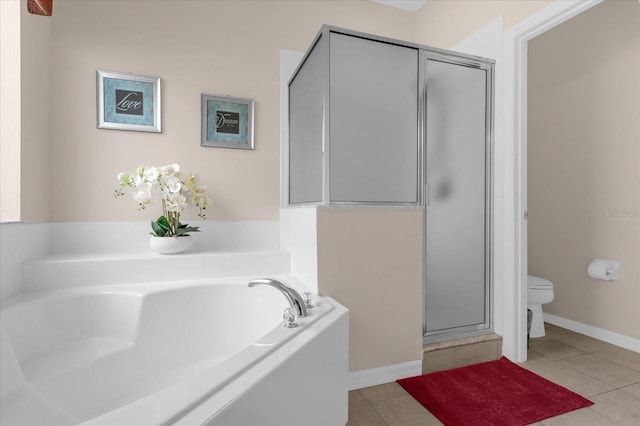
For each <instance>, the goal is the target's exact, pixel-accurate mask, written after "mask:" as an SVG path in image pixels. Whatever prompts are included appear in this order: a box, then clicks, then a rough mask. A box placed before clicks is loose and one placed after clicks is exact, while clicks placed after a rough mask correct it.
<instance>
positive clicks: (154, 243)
mask: <svg viewBox="0 0 640 426" xmlns="http://www.w3.org/2000/svg"><path fill="white" fill-rule="evenodd" d="M192 245H193V240H192V239H191V236H190V235H187V236H182V237H154V236H151V239H150V240H149V246H150V247H151V250H153V251H155V252H156V253H159V254H175V253H182V252H183V251H186V250H188V249H189V248H190V247H191V246H192Z"/></svg>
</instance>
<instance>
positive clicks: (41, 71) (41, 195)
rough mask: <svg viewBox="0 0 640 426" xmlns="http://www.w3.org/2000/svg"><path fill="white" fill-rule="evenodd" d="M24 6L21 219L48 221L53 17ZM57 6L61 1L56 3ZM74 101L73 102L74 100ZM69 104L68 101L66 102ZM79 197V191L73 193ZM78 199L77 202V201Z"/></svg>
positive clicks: (21, 88) (22, 32)
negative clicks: (37, 13)
mask: <svg viewBox="0 0 640 426" xmlns="http://www.w3.org/2000/svg"><path fill="white" fill-rule="evenodd" d="M22 3H23V4H22V5H21V6H22V7H21V10H20V13H21V42H20V45H21V49H20V55H21V72H20V75H21V80H20V102H21V110H22V111H21V117H22V118H21V138H20V140H21V146H20V150H21V155H20V157H21V161H20V163H21V167H20V169H21V171H20V175H21V187H20V198H21V209H20V210H21V218H20V219H21V220H22V221H24V222H46V221H47V220H48V219H49V213H50V201H51V193H50V192H49V183H50V168H51V167H52V164H51V157H50V138H51V132H50V130H51V126H50V117H51V112H52V107H51V105H50V99H51V97H50V93H51V87H50V83H51V63H52V54H51V49H50V44H49V42H50V39H51V24H52V20H51V19H50V18H48V17H46V16H40V15H33V14H30V13H28V12H27V6H26V4H25V3H24V2H22ZM56 6H57V4H56ZM70 103H73V102H70ZM62 104H66V102H62ZM73 196H74V197H75V200H77V199H78V198H77V196H78V194H77V193H76V194H73ZM75 200H74V203H73V204H76V202H75Z"/></svg>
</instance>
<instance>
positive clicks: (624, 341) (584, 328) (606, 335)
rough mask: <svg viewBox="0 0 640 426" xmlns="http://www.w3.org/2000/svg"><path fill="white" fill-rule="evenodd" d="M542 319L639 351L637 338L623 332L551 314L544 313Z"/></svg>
mask: <svg viewBox="0 0 640 426" xmlns="http://www.w3.org/2000/svg"><path fill="white" fill-rule="evenodd" d="M544 321H545V322H548V323H549V324H553V325H557V326H558V327H562V328H566V329H568V330H571V331H575V332H576V333H580V334H584V335H585V336H589V337H593V338H594V339H598V340H602V341H603V342H607V343H611V344H612V345H616V346H619V347H621V348H625V349H629V350H630V351H634V352H639V353H640V340H639V339H634V338H633V337H629V336H625V335H624V334H619V333H615V332H613V331H609V330H604V329H602V328H598V327H594V326H591V325H587V324H583V323H581V322H577V321H573V320H570V319H567V318H562V317H559V316H556V315H553V314H547V313H545V314H544Z"/></svg>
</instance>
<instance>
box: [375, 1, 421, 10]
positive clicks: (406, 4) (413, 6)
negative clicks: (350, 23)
mask: <svg viewBox="0 0 640 426" xmlns="http://www.w3.org/2000/svg"><path fill="white" fill-rule="evenodd" d="M371 1H372V2H374V3H380V4H384V5H386V6H391V7H396V8H398V9H402V10H408V11H409V12H417V11H418V10H420V8H421V7H422V6H424V4H425V3H426V2H427V0H371Z"/></svg>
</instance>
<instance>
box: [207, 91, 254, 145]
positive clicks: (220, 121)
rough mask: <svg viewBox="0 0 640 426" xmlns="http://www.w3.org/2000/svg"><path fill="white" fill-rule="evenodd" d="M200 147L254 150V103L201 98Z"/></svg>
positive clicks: (250, 100)
mask: <svg viewBox="0 0 640 426" xmlns="http://www.w3.org/2000/svg"><path fill="white" fill-rule="evenodd" d="M201 107H202V142H201V143H200V145H202V146H215V147H221V148H239V149H253V100H252V99H241V98H230V97H228V96H214V95H205V94H203V95H202V104H201Z"/></svg>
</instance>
